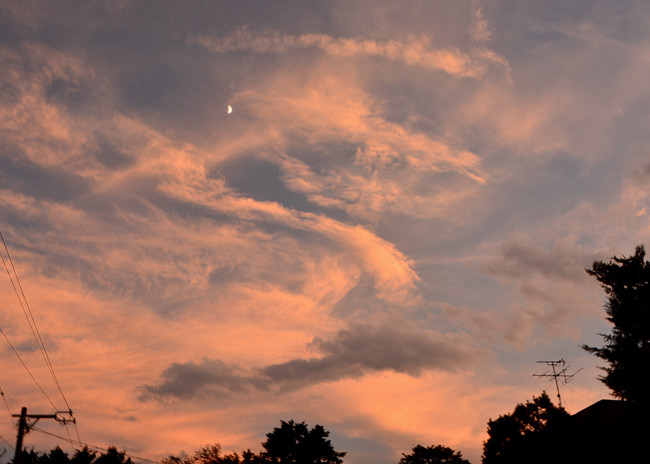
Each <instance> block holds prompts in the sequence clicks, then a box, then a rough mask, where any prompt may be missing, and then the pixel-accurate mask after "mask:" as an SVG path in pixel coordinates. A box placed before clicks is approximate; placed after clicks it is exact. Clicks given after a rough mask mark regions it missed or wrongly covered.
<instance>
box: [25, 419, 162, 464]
mask: <svg viewBox="0 0 650 464" xmlns="http://www.w3.org/2000/svg"><path fill="white" fill-rule="evenodd" d="M31 429H32V430H35V431H37V432H41V433H44V434H45V435H50V436H52V437H55V438H58V439H60V440H64V441H69V442H70V443H71V444H75V445H79V446H85V447H87V448H93V449H96V450H101V451H108V448H104V447H103V446H97V445H91V444H89V443H83V442H81V441H76V440H70V439H68V438H65V437H62V436H60V435H56V434H54V433H52V432H48V431H46V430H43V429H41V428H39V427H34V426H32V428H31ZM124 455H125V456H126V457H129V458H133V459H139V460H141V461H147V462H151V463H153V464H160V461H154V460H152V459H148V458H143V457H140V456H134V455H132V454H127V453H126V452H125V453H124Z"/></svg>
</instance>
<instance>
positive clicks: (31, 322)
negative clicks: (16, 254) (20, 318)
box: [0, 231, 72, 412]
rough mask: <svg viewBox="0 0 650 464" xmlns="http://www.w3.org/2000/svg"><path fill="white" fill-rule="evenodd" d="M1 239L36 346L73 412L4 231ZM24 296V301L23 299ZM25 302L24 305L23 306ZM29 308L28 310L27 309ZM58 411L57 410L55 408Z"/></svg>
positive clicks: (0, 255)
mask: <svg viewBox="0 0 650 464" xmlns="http://www.w3.org/2000/svg"><path fill="white" fill-rule="evenodd" d="M0 239H1V240H2V245H3V247H4V249H5V253H7V258H8V260H9V263H10V264H11V270H12V271H13V275H14V276H15V278H16V283H17V284H18V289H20V295H19V294H18V289H16V285H14V282H13V278H12V276H11V273H10V272H9V268H8V266H7V263H6V262H5V259H4V256H2V254H1V253H0V257H1V258H2V263H3V265H4V267H5V269H6V271H7V275H9V279H10V280H11V285H12V287H13V289H14V292H15V293H16V296H17V297H18V300H19V302H20V307H21V308H22V310H23V313H24V314H25V318H26V319H27V323H28V325H29V328H30V330H31V331H32V334H33V335H34V339H35V340H36V344H37V345H38V347H39V350H40V351H41V354H42V356H43V360H44V361H45V364H46V365H47V367H48V369H49V371H50V374H51V375H52V379H53V380H54V384H55V385H56V387H57V389H58V390H59V393H60V394H61V398H62V399H63V402H64V403H65V405H66V407H67V408H68V411H70V412H72V408H71V407H70V404H69V403H68V400H67V398H66V397H65V394H64V393H63V389H62V388H61V384H60V383H59V379H58V378H57V376H56V373H55V372H54V366H53V365H52V362H51V361H50V356H49V354H48V353H47V349H46V348H45V343H44V342H43V338H42V337H41V333H40V331H39V330H38V326H37V325H36V319H34V314H33V313H32V309H31V307H30V306H29V302H28V301H27V297H26V296H25V291H24V290H23V286H22V284H21V283H20V278H19V277H18V272H16V267H15V266H14V262H13V259H11V254H10V253H9V247H7V242H5V238H4V236H3V235H2V231H0ZM21 295H22V299H21ZM23 301H24V305H23ZM25 308H27V309H25ZM55 409H56V408H55Z"/></svg>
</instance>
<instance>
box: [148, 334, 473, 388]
mask: <svg viewBox="0 0 650 464" xmlns="http://www.w3.org/2000/svg"><path fill="white" fill-rule="evenodd" d="M309 348H310V349H312V350H316V351H318V352H319V353H320V354H321V356H320V357H313V358H296V359H292V360H290V361H286V362H283V363H278V364H271V365H268V366H265V367H262V368H257V369H254V373H253V374H252V375H251V374H248V375H245V374H242V373H241V369H240V368H238V367H236V366H228V365H226V364H225V363H223V362H222V361H220V360H211V359H203V360H202V361H201V362H199V363H194V362H187V363H173V364H172V365H170V366H169V367H168V368H167V369H165V370H164V371H163V372H162V374H161V382H160V383H159V384H158V385H155V386H152V385H144V386H143V387H142V391H143V394H142V395H141V399H143V400H147V399H150V398H158V399H165V398H170V397H171V398H179V399H191V398H194V397H213V398H222V397H223V396H224V395H225V394H227V393H229V394H235V393H239V394H242V393H246V392H247V391H249V390H250V389H251V388H254V389H258V390H263V391H266V390H271V391H286V390H295V389H300V388H306V387H309V386H313V385H317V384H320V383H323V382H337V381H340V380H343V379H354V378H361V377H363V376H364V375H367V374H371V373H375V372H382V371H392V372H397V373H403V374H407V375H409V376H412V377H418V376H420V375H421V374H422V373H423V372H425V371H429V370H438V371H448V372H452V371H455V370H457V369H459V368H460V369H462V368H465V367H467V366H469V365H471V364H473V363H474V362H475V361H476V360H477V359H478V358H479V356H480V353H479V351H478V350H476V349H474V348H471V347H469V346H466V345H465V343H463V341H462V340H460V339H458V338H455V337H450V336H445V335H441V334H439V333H435V332H431V331H426V330H421V329H417V328H415V327H414V326H411V325H408V326H404V325H403V324H401V325H400V324H397V325H383V326H371V325H362V324H359V325H354V326H352V327H350V328H349V329H346V330H341V331H339V332H338V333H337V334H336V335H335V336H334V337H333V338H331V339H329V340H325V339H322V338H320V337H316V338H314V339H313V340H312V342H311V343H310V344H309Z"/></svg>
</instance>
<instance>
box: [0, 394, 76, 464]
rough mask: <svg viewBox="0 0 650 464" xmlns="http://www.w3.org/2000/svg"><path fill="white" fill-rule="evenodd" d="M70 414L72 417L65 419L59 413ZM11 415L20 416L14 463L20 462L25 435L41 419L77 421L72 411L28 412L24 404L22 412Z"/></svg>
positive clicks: (65, 421)
mask: <svg viewBox="0 0 650 464" xmlns="http://www.w3.org/2000/svg"><path fill="white" fill-rule="evenodd" d="M62 413H63V414H68V415H69V416H70V417H72V419H65V418H63V417H59V414H62ZM11 417H18V418H19V419H18V434H17V435H16V454H15V455H14V462H13V464H20V458H21V455H22V450H23V437H24V436H25V434H26V433H28V432H29V431H30V430H31V429H32V428H33V427H34V426H35V425H36V423H37V422H38V421H39V419H54V420H55V421H57V422H60V423H62V424H67V423H68V422H72V423H75V422H76V419H75V418H74V417H73V416H72V411H57V412H56V413H55V414H27V408H26V407H25V406H23V408H22V409H21V410H20V414H12V415H11ZM27 419H35V420H34V421H33V422H29V423H28V422H27Z"/></svg>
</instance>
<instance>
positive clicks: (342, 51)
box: [189, 21, 505, 77]
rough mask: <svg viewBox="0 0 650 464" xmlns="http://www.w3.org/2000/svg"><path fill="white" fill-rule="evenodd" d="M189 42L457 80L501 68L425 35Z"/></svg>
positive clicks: (271, 35)
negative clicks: (383, 64)
mask: <svg viewBox="0 0 650 464" xmlns="http://www.w3.org/2000/svg"><path fill="white" fill-rule="evenodd" d="M478 34H481V36H482V38H485V37H486V35H487V29H486V23H485V21H483V22H481V23H480V25H479V26H478V27H475V28H473V30H472V35H473V37H478ZM189 42H190V43H192V42H195V43H198V44H200V45H202V46H204V47H206V48H208V49H209V50H212V51H214V52H216V53H226V52H232V51H250V52H254V53H284V52H287V51H290V50H294V49H300V48H316V49H319V50H321V51H323V52H325V53H327V54H328V55H331V56H336V57H353V56H378V57H382V58H386V59H389V60H395V61H401V62H403V63H405V64H407V65H409V66H418V67H422V68H426V69H436V70H440V71H444V72H446V73H448V74H451V75H454V76H460V77H479V76H481V75H483V74H484V73H485V72H486V71H487V68H488V66H489V65H491V64H497V65H503V64H504V63H505V62H504V60H503V58H501V57H499V56H498V55H496V54H495V53H494V52H492V53H480V54H467V53H464V52H462V51H460V50H459V49H457V48H435V47H434V46H433V43H432V40H431V39H430V38H429V37H427V36H419V37H416V36H410V37H409V38H408V39H407V40H405V41H398V40H386V41H379V40H369V39H362V38H340V37H338V38H337V37H333V36H330V35H327V34H301V35H293V34H287V33H283V32H279V31H267V32H265V33H261V32H251V31H250V30H249V29H247V28H242V29H240V30H238V31H237V32H235V33H234V34H230V35H226V36H224V37H215V36H209V35H199V36H196V37H191V38H190V39H189Z"/></svg>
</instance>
